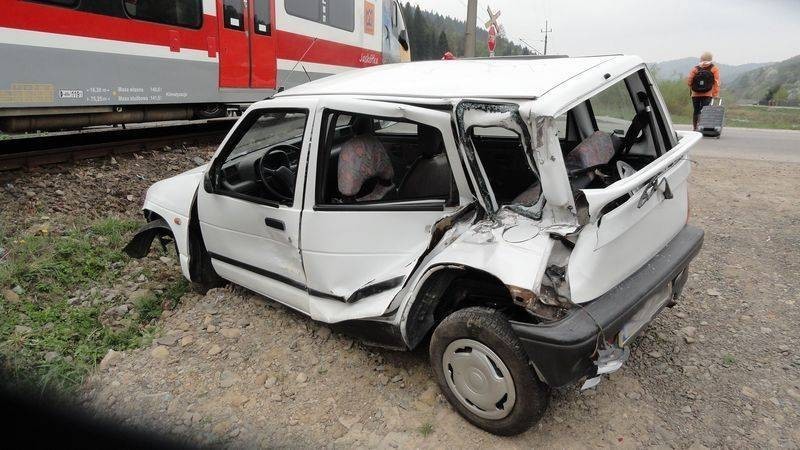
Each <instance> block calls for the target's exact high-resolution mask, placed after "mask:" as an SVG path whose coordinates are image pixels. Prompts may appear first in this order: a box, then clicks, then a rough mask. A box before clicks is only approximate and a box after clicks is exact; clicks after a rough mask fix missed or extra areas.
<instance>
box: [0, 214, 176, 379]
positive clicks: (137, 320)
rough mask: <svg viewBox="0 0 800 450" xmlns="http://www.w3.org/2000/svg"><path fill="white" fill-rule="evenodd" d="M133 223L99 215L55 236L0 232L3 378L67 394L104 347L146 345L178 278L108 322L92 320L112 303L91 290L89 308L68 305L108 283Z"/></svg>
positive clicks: (171, 300) (173, 296) (172, 298)
mask: <svg viewBox="0 0 800 450" xmlns="http://www.w3.org/2000/svg"><path fill="white" fill-rule="evenodd" d="M136 228H137V223H136V222H135V221H131V220H124V219H105V220H101V221H98V222H94V223H92V224H90V225H84V226H73V227H71V228H69V229H68V230H67V231H66V232H64V233H63V234H61V235H54V234H51V233H49V232H46V231H44V232H42V231H41V230H40V232H39V233H38V234H37V235H36V236H29V235H18V236H14V237H9V236H3V237H0V246H1V247H4V248H5V249H6V250H7V251H8V254H7V255H6V257H5V259H4V260H3V262H2V263H0V364H1V365H2V366H3V369H5V370H4V372H5V373H6V374H8V375H9V376H10V378H11V379H10V380H7V381H9V382H14V383H20V384H26V385H28V384H30V385H34V386H36V387H40V388H49V389H53V390H55V391H69V390H71V389H73V388H74V387H76V386H78V385H79V384H80V383H81V382H82V381H83V378H84V376H85V375H86V374H87V373H88V372H89V371H90V370H91V369H92V368H93V367H94V366H95V365H96V364H97V363H98V362H99V361H100V360H101V359H102V357H103V356H104V355H105V353H106V352H107V351H108V349H110V348H113V349H114V350H118V351H121V350H128V349H132V348H137V347H140V346H142V345H147V344H149V342H150V341H151V340H152V337H153V334H154V333H155V332H156V331H157V330H156V329H155V325H154V323H153V321H154V319H157V318H158V317H160V315H161V311H162V305H163V304H164V303H165V302H168V303H169V304H170V305H172V306H174V305H175V304H177V301H178V299H180V297H181V296H182V295H183V294H184V293H186V291H187V290H188V283H187V282H186V281H185V280H183V278H182V277H181V278H179V281H177V282H174V283H170V284H169V285H168V287H167V289H165V291H164V292H163V293H161V294H151V295H149V296H145V297H142V298H140V299H138V301H137V302H136V303H135V304H134V310H135V311H136V313H137V314H134V315H132V316H131V317H130V318H129V319H128V318H126V319H125V320H123V321H121V322H120V323H119V324H117V325H115V326H114V327H109V326H104V325H103V323H101V321H100V317H101V314H102V313H103V311H104V310H105V309H107V308H109V307H110V306H115V304H117V303H113V304H108V303H105V302H100V300H103V299H101V298H100V294H99V289H98V291H97V293H95V294H94V295H93V296H92V295H90V296H89V300H90V301H91V300H98V304H97V306H80V305H70V304H69V302H68V297H69V296H70V295H71V294H73V293H74V292H76V291H77V290H82V291H83V292H87V290H89V289H90V288H93V287H98V288H102V287H110V286H111V285H112V284H113V282H114V280H115V279H116V278H118V277H119V276H120V274H121V272H122V269H123V267H124V266H125V262H126V261H127V256H125V255H124V254H123V253H122V251H121V249H122V247H123V245H124V243H125V242H126V237H127V236H128V235H129V234H130V232H131V231H133V230H135V229H136ZM12 288H14V289H15V290H16V291H17V292H21V294H20V295H19V299H14V298H5V297H4V295H3V292H5V291H6V289H12ZM89 292H91V291H89ZM120 294H122V295H123V296H124V293H120ZM12 297H13V296H12Z"/></svg>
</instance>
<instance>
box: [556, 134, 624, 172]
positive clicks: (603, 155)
mask: <svg viewBox="0 0 800 450" xmlns="http://www.w3.org/2000/svg"><path fill="white" fill-rule="evenodd" d="M614 153H615V152H614V141H613V140H612V139H611V135H610V134H608V133H604V132H602V131H595V132H594V133H592V135H591V136H589V137H588V138H586V139H584V140H583V142H581V143H580V144H578V146H577V147H575V148H574V149H573V150H572V151H571V152H569V154H568V155H567V157H566V158H564V162H565V163H566V165H567V171H568V172H575V171H582V170H587V169H591V168H593V167H598V166H602V165H605V164H608V163H609V162H611V159H612V158H614Z"/></svg>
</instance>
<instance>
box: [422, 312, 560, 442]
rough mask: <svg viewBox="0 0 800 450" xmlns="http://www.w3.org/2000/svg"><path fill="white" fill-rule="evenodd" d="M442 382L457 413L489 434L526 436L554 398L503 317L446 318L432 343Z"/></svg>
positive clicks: (472, 314) (495, 314)
mask: <svg viewBox="0 0 800 450" xmlns="http://www.w3.org/2000/svg"><path fill="white" fill-rule="evenodd" d="M430 359H431V365H432V367H433V371H434V373H435V374H436V379H437V382H438V383H439V387H440V388H441V390H442V392H444V395H445V397H447V400H448V401H449V402H450V404H452V405H453V407H454V408H455V409H456V410H457V411H458V412H459V414H461V415H462V416H463V417H464V418H466V419H467V420H468V421H469V422H471V423H472V424H474V425H476V426H477V427H479V428H482V429H484V430H486V431H488V432H490V433H493V434H498V435H503V436H511V435H515V434H519V433H522V432H523V431H525V430H527V429H528V428H530V427H531V426H532V425H533V424H535V423H536V422H538V421H539V419H541V417H542V415H543V414H544V411H545V409H546V408H547V402H548V398H549V392H548V389H547V386H546V385H545V384H544V383H542V382H541V381H539V379H538V378H537V376H536V374H535V373H534V370H533V368H532V367H531V366H530V364H529V363H528V357H527V356H526V355H525V352H524V350H523V349H522V344H521V343H520V341H519V339H517V337H516V336H515V335H514V333H513V331H512V330H511V325H510V324H509V323H508V320H507V319H506V318H505V316H503V314H502V313H500V312H498V311H496V310H493V309H490V308H480V307H475V308H466V309H462V310H459V311H456V312H454V313H452V314H451V315H449V316H447V317H446V318H445V319H444V320H443V321H442V322H441V323H440V324H439V326H437V327H436V330H434V332H433V336H432V337H431V345H430Z"/></svg>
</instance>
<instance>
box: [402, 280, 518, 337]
mask: <svg viewBox="0 0 800 450" xmlns="http://www.w3.org/2000/svg"><path fill="white" fill-rule="evenodd" d="M419 286H420V287H419V289H418V290H417V291H416V294H415V295H414V296H413V298H412V300H411V301H410V304H409V306H408V307H407V308H406V310H407V311H408V313H407V314H406V316H405V318H404V320H403V325H402V327H403V336H404V339H405V341H406V344H407V345H408V347H409V348H410V349H414V348H416V347H417V346H418V345H419V344H420V343H421V342H423V341H424V340H425V338H426V337H427V336H428V335H429V334H430V333H431V332H432V331H433V329H434V328H435V327H436V325H437V324H438V323H439V322H441V321H442V320H443V319H444V318H445V317H447V315H448V314H450V313H452V312H454V311H457V310H459V309H463V308H467V307H470V306H490V307H495V308H498V307H500V308H503V307H513V306H514V302H513V300H512V297H511V293H510V292H509V290H508V287H507V286H506V285H505V284H503V282H502V281H501V280H500V279H499V278H498V277H497V276H495V275H493V274H491V273H489V272H486V271H484V270H481V269H477V268H474V267H470V266H464V265H455V264H453V265H446V264H445V265H437V266H433V267H430V268H428V269H427V271H426V273H425V275H423V277H422V278H421V281H420V282H419Z"/></svg>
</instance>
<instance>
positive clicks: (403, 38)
mask: <svg viewBox="0 0 800 450" xmlns="http://www.w3.org/2000/svg"><path fill="white" fill-rule="evenodd" d="M397 40H398V41H399V42H400V46H401V47H403V50H405V51H408V49H409V47H410V46H409V45H408V32H407V31H406V30H400V34H398V35H397Z"/></svg>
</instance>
